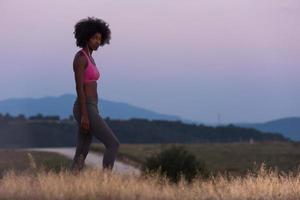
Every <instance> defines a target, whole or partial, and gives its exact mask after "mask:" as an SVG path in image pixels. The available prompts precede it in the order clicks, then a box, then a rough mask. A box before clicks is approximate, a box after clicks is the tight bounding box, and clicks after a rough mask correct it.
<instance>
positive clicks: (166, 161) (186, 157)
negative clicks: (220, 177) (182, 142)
mask: <svg viewBox="0 0 300 200" xmlns="http://www.w3.org/2000/svg"><path fill="white" fill-rule="evenodd" d="M142 172H143V173H144V174H149V173H158V174H159V175H162V176H165V177H166V178H168V179H169V180H170V181H172V182H175V183H178V181H179V180H180V178H181V176H183V177H184V178H185V180H187V181H188V182H191V181H192V180H193V179H194V178H196V177H197V176H198V177H204V178H206V177H208V170H207V168H206V165H205V163H204V162H203V161H201V160H198V159H197V158H196V156H195V155H194V154H192V153H190V152H188V151H187V150H186V149H185V148H184V147H183V146H174V145H172V146H171V147H170V148H168V149H165V150H163V151H161V152H160V153H156V154H153V155H152V156H150V157H148V158H146V160H145V162H144V163H143V164H142Z"/></svg>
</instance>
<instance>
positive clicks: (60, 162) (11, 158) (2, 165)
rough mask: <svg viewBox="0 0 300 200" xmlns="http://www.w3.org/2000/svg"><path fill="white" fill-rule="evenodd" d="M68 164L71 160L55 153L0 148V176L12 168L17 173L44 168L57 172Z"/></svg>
mask: <svg viewBox="0 0 300 200" xmlns="http://www.w3.org/2000/svg"><path fill="white" fill-rule="evenodd" d="M70 164H71V160H69V159H68V158H66V157H64V156H62V155H60V154H56V153H50V152H37V151H16V150H14V149H1V150H0V177H3V174H4V173H5V172H6V171H8V170H14V171H15V172H16V173H18V172H23V171H28V170H32V169H35V170H40V169H42V168H44V169H45V170H46V171H50V170H53V171H55V172H59V171H61V170H63V169H66V168H68V166H69V165H70Z"/></svg>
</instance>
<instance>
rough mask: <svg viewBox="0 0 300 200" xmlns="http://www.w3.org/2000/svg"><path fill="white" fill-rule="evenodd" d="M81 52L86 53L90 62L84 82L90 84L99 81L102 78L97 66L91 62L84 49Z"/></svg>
mask: <svg viewBox="0 0 300 200" xmlns="http://www.w3.org/2000/svg"><path fill="white" fill-rule="evenodd" d="M81 51H82V52H83V53H84V55H85V56H86V58H87V60H88V65H87V67H86V68H85V70H84V77H83V82H84V83H89V82H93V81H97V80H98V79H99V77H100V73H99V71H98V69H97V66H96V65H94V64H93V63H92V62H91V61H90V58H89V57H88V55H87V54H86V53H85V51H84V50H83V49H81Z"/></svg>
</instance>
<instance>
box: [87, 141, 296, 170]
mask: <svg viewBox="0 0 300 200" xmlns="http://www.w3.org/2000/svg"><path fill="white" fill-rule="evenodd" d="M171 145H172V144H167V145H166V144H121V145H120V149H119V153H118V159H120V160H124V161H125V162H128V163H132V164H133V165H136V166H140V165H141V163H143V162H144V161H145V159H146V158H147V157H149V156H151V155H152V154H154V153H157V152H159V151H161V150H163V149H166V148H168V147H170V146H171ZM176 145H183V146H185V147H186V149H187V150H188V151H190V152H192V153H193V154H194V155H196V156H197V158H198V159H201V160H203V161H204V162H205V163H206V165H207V167H208V168H209V169H210V170H211V171H212V172H213V173H215V174H216V173H217V172H228V173H231V174H237V175H242V174H246V173H247V170H254V169H256V168H258V167H259V166H260V165H261V164H262V163H263V162H264V163H265V164H266V167H267V168H269V167H270V168H273V169H275V167H278V169H279V170H282V171H285V172H288V171H291V170H293V171H295V170H297V168H298V166H299V164H300V143H282V142H274V143H254V144H249V143H227V144H222V143H213V144H176ZM91 150H92V151H101V152H103V151H104V146H103V145H102V144H98V143H97V144H94V143H93V144H92V146H91ZM255 163H256V164H255Z"/></svg>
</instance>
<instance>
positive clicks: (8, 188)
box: [0, 160, 300, 200]
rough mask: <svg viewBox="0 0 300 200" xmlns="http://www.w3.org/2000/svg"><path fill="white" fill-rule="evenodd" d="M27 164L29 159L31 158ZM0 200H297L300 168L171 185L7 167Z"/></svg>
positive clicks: (107, 174)
mask: <svg viewBox="0 0 300 200" xmlns="http://www.w3.org/2000/svg"><path fill="white" fill-rule="evenodd" d="M31 162H34V161H32V160H31ZM0 199H14V200H18V199H26V200H27V199H31V200H35V199H39V200H41V199H49V200H50V199H51V200H56V199H61V200H62V199H64V200H66V199H72V200H76V199H84V200H87V199H97V200H99V199H101V200H106V199H120V200H121V199H122V200H129V199H130V200H134V199H143V200H149V199H153V200H154V199H155V200H167V199H178V200H179V199H180V200H183V199H184V200H189V199H195V200H196V199H197V200H202V199H207V200H208V199H209V200H214V199H230V200H245V199H259V200H261V199H270V200H271V199H272V200H276V199H278V200H279V199H280V200H282V199H285V200H292V199H295V200H296V199H300V171H299V170H298V172H296V173H294V174H292V173H290V174H284V173H279V172H277V171H276V170H275V171H274V170H273V171H271V170H267V169H266V168H265V166H264V165H262V166H261V167H260V169H259V170H258V171H257V172H254V173H249V174H248V175H247V176H245V177H230V176H223V175H217V176H214V177H211V178H209V179H206V180H204V179H200V178H198V179H196V180H195V181H194V182H192V183H190V184H188V183H187V182H186V181H185V180H184V179H183V178H182V179H181V181H180V182H179V183H178V184H177V185H176V184H172V183H170V182H168V181H167V179H166V178H160V177H159V176H158V175H157V174H153V175H151V176H150V175H148V176H137V175H133V174H131V175H130V174H119V173H116V172H114V171H113V172H111V171H107V170H104V171H103V170H101V169H89V168H86V169H84V170H83V171H82V172H81V173H79V174H77V175H74V174H72V173H71V172H70V171H68V170H64V171H60V172H59V173H55V172H52V171H45V170H43V169H40V170H39V169H36V168H35V167H34V164H33V163H32V168H31V170H27V171H24V172H18V173H16V172H15V171H14V170H9V171H6V173H5V175H4V176H3V178H2V179H1V182H0Z"/></svg>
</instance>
